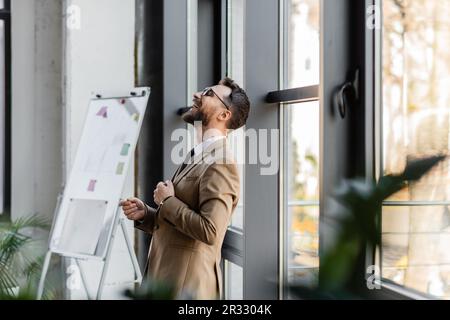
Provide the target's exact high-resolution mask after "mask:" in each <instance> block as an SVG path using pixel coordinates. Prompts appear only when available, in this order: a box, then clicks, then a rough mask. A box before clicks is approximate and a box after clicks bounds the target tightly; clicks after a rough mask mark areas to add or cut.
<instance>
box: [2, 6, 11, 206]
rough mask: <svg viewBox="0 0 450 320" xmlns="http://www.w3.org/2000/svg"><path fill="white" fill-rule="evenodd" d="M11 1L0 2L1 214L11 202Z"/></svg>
mask: <svg viewBox="0 0 450 320" xmlns="http://www.w3.org/2000/svg"><path fill="white" fill-rule="evenodd" d="M9 8H10V1H5V0H4V1H0V128H1V129H0V214H1V213H3V212H4V211H5V210H6V209H7V207H8V202H9V177H8V171H9V170H8V167H9V161H8V155H9V142H8V141H9V140H8V136H9V125H10V123H9V91H10V89H9V87H10V83H9V82H10V81H9V78H10V76H9V75H10V71H9V68H10V43H9V41H10V40H9V37H10V11H9Z"/></svg>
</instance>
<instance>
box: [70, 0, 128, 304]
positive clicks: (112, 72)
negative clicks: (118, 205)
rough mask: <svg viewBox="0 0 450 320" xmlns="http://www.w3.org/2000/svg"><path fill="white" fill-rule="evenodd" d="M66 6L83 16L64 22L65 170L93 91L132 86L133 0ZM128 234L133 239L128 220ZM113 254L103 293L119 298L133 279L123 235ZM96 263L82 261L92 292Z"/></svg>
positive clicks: (73, 0)
mask: <svg viewBox="0 0 450 320" xmlns="http://www.w3.org/2000/svg"><path fill="white" fill-rule="evenodd" d="M70 6H78V8H79V10H80V11H79V12H80V19H81V20H80V28H79V29H77V28H75V29H74V28H68V27H67V24H66V23H64V25H63V28H64V38H65V40H64V41H65V46H64V47H65V53H64V62H63V65H64V71H65V72H64V74H65V78H64V80H65V87H64V102H65V103H64V104H65V107H64V118H65V135H64V136H65V146H64V147H65V148H64V150H65V159H66V161H65V173H66V175H67V174H68V172H69V170H70V165H71V161H72V160H73V159H74V156H75V152H76V148H77V145H78V142H79V139H80V136H81V130H82V126H83V123H84V119H85V115H86V111H87V107H88V102H89V99H90V97H91V92H101V93H104V94H105V95H107V94H113V95H117V94H123V93H126V92H127V91H128V90H129V89H130V88H132V87H133V86H134V36H135V11H134V10H135V1H134V0H67V1H65V9H64V11H65V10H67V8H71V7H70ZM72 8H73V7H72ZM65 12H66V11H65ZM71 12H72V11H71ZM73 17H74V16H69V19H71V18H73ZM71 21H72V22H73V20H71ZM71 25H72V26H75V27H76V25H77V24H76V23H75V24H71ZM132 167H133V166H132ZM133 176H134V172H133V170H132V169H130V172H129V173H128V177H127V183H126V187H125V191H124V196H130V195H133V181H134V179H133ZM129 235H130V238H131V239H133V227H132V224H131V223H130V224H129ZM112 257H113V258H112V261H111V264H110V272H109V276H108V277H107V280H106V282H107V283H106V284H107V288H106V290H105V295H104V298H109V299H114V298H122V296H121V292H122V290H123V289H124V287H125V286H127V285H124V284H122V283H123V282H127V281H129V280H131V279H132V278H133V269H132V265H131V262H130V261H129V258H128V256H127V251H126V247H125V242H124V239H123V238H122V236H120V237H118V238H117V239H116V241H115V246H114V249H113V255H112ZM100 266H101V264H99V263H91V262H90V263H84V264H83V265H82V268H83V270H89V272H88V276H87V278H88V283H89V287H90V288H89V289H90V291H91V292H92V293H93V292H94V291H95V289H96V286H97V283H98V279H99V271H100ZM129 286H130V285H128V287H129ZM71 293H72V294H71V296H72V298H75V299H77V298H81V299H83V298H85V296H84V294H83V291H82V290H76V291H72V292H71Z"/></svg>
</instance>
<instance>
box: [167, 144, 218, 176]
mask: <svg viewBox="0 0 450 320" xmlns="http://www.w3.org/2000/svg"><path fill="white" fill-rule="evenodd" d="M225 144H226V139H220V140H217V141H215V142H213V143H211V144H210V145H209V146H208V147H207V148H205V149H204V150H202V152H201V153H200V154H197V155H195V156H194V159H193V160H192V159H191V163H189V164H188V165H187V166H186V167H185V168H184V169H183V171H181V172H178V171H179V169H180V168H178V169H177V172H176V173H175V175H174V180H173V184H174V185H176V184H177V183H178V182H180V180H181V179H183V177H185V176H186V175H187V174H188V173H189V172H191V171H192V170H193V169H194V168H195V167H196V166H197V165H198V164H200V163H203V162H204V161H205V158H206V157H207V156H208V155H209V154H210V153H211V152H212V151H213V150H216V149H219V148H224V147H225Z"/></svg>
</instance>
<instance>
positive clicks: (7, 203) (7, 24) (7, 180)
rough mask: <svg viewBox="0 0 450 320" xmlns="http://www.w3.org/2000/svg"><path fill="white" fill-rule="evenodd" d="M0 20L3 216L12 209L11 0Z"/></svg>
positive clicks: (6, 4)
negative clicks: (0, 43) (1, 39)
mask: <svg viewBox="0 0 450 320" xmlns="http://www.w3.org/2000/svg"><path fill="white" fill-rule="evenodd" d="M0 20H2V21H4V28H5V61H4V63H5V74H4V77H5V88H4V90H5V110H4V118H5V127H4V129H3V130H4V137H5V141H4V142H2V143H4V181H3V197H4V200H3V201H4V204H3V212H0V217H1V216H6V217H9V215H10V210H11V156H10V155H11V0H4V8H2V9H0Z"/></svg>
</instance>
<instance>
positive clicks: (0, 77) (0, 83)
mask: <svg viewBox="0 0 450 320" xmlns="http://www.w3.org/2000/svg"><path fill="white" fill-rule="evenodd" d="M5 98H6V96H5V22H4V21H3V20H0V214H1V213H2V212H3V211H4V198H3V197H4V195H5V190H4V185H5V184H4V182H5V156H6V155H5V112H6V103H5Z"/></svg>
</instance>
